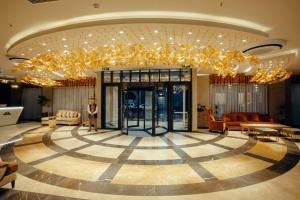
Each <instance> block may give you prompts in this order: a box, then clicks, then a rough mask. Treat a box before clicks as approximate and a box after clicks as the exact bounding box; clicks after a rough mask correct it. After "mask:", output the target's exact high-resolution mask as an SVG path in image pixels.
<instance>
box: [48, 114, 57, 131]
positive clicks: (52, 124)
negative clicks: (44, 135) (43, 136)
mask: <svg viewBox="0 0 300 200" xmlns="http://www.w3.org/2000/svg"><path fill="white" fill-rule="evenodd" d="M49 128H56V117H55V116H51V117H49Z"/></svg>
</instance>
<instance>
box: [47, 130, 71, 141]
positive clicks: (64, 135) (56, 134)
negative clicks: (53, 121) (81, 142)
mask: <svg viewBox="0 0 300 200" xmlns="http://www.w3.org/2000/svg"><path fill="white" fill-rule="evenodd" d="M67 137H73V136H72V133H71V131H54V132H53V133H52V134H51V139H52V140H55V139H61V138H67Z"/></svg>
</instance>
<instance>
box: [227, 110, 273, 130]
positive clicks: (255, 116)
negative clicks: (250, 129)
mask: <svg viewBox="0 0 300 200" xmlns="http://www.w3.org/2000/svg"><path fill="white" fill-rule="evenodd" d="M222 121H223V123H224V129H225V130H239V131H240V130H241V123H251V124H255V123H257V124H275V123H276V121H275V120H274V119H273V118H272V117H270V116H269V115H267V114H261V113H251V112H232V113H228V114H223V116H222Z"/></svg>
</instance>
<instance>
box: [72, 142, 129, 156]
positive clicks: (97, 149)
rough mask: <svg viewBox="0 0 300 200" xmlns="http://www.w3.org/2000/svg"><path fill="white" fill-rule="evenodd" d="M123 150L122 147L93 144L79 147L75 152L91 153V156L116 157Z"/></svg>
mask: <svg viewBox="0 0 300 200" xmlns="http://www.w3.org/2000/svg"><path fill="white" fill-rule="evenodd" d="M123 151H124V148H113V147H105V146H100V145H93V146H90V147H87V148H84V149H81V150H79V151H77V152H78V153H83V154H87V155H92V156H98V157H106V158H117V157H118V156H119V155H120V154H121V153H122V152H123Z"/></svg>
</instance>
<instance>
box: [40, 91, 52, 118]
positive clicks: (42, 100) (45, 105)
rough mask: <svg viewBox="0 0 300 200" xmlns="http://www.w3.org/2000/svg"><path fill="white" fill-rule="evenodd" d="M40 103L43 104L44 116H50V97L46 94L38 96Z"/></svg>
mask: <svg viewBox="0 0 300 200" xmlns="http://www.w3.org/2000/svg"><path fill="white" fill-rule="evenodd" d="M37 101H38V104H39V105H41V106H42V114H41V115H42V117H47V116H48V106H49V102H50V99H48V98H47V97H46V96H44V95H40V96H38V99H37Z"/></svg>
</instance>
